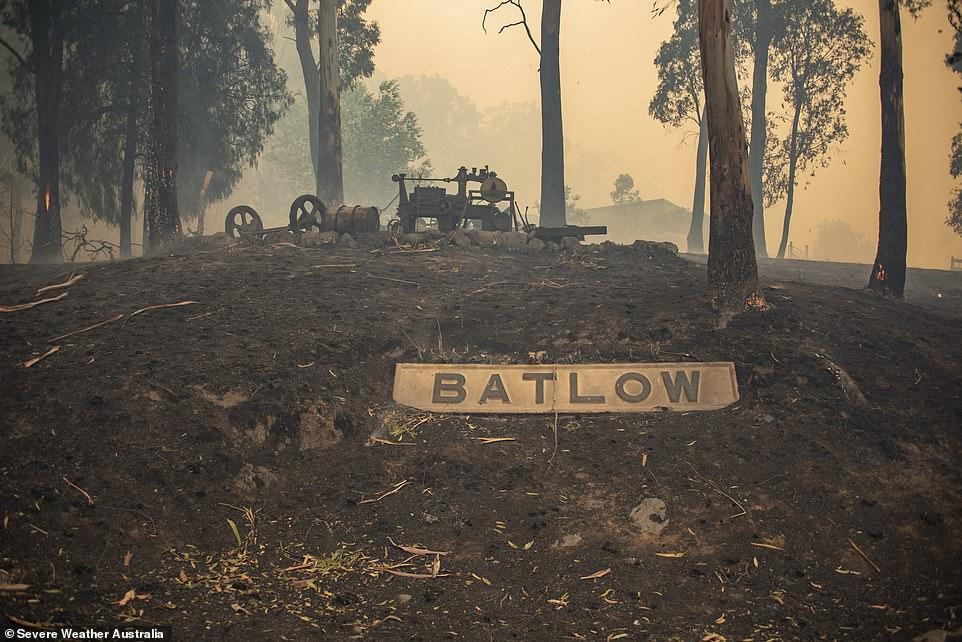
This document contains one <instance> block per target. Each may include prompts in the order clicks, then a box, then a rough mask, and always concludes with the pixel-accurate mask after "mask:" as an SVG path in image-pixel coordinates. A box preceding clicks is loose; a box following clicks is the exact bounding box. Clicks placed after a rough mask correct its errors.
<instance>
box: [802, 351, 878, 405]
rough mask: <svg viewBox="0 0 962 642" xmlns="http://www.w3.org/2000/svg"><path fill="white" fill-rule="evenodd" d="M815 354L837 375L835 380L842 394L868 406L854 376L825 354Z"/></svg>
mask: <svg viewBox="0 0 962 642" xmlns="http://www.w3.org/2000/svg"><path fill="white" fill-rule="evenodd" d="M813 354H814V355H815V356H816V357H818V358H819V359H821V360H822V362H823V363H824V364H825V367H826V368H828V370H829V372H831V373H832V374H833V375H835V378H836V379H837V380H838V385H840V386H841V387H842V392H844V393H845V396H846V397H847V398H848V399H849V400H851V401H854V402H855V403H856V404H858V405H860V406H865V405H868V400H866V399H865V395H863V394H862V390H861V388H859V387H858V384H857V383H855V380H854V379H852V376H851V375H850V374H849V373H848V372H846V371H845V369H844V368H842V366H840V365H838V364H837V363H835V362H834V361H832V360H831V359H829V358H828V357H827V356H825V355H824V354H819V353H817V352H815V353H813Z"/></svg>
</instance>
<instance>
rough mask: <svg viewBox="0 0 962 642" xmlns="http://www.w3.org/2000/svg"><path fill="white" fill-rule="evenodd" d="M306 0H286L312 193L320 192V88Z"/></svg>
mask: <svg viewBox="0 0 962 642" xmlns="http://www.w3.org/2000/svg"><path fill="white" fill-rule="evenodd" d="M307 4H308V0H296V2H295V1H294V0H288V2H287V6H288V7H289V8H290V10H291V12H292V13H293V15H294V43H295V44H296V45H297V57H298V59H299V60H300V63H301V75H302V76H304V95H305V96H307V119H308V129H309V132H310V144H311V164H312V165H313V168H314V191H315V192H316V193H318V194H320V192H321V184H320V181H319V180H318V177H319V176H320V174H319V171H318V166H317V150H318V143H317V129H318V127H319V126H320V124H321V120H320V118H321V117H320V113H319V111H318V103H320V97H321V86H320V76H319V74H318V70H317V62H316V61H315V60H314V52H313V51H311V23H310V17H309V14H308V6H307Z"/></svg>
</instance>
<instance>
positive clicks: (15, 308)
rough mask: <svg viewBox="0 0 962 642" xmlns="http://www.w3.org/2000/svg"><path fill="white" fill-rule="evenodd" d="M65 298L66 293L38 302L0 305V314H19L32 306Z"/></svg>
mask: <svg viewBox="0 0 962 642" xmlns="http://www.w3.org/2000/svg"><path fill="white" fill-rule="evenodd" d="M65 296H67V293H66V292H63V293H61V294H60V295H58V296H55V297H51V298H49V299H40V300H39V301H33V302H32V303H17V304H16V305H0V312H19V311H20V310H29V309H30V308H32V307H34V306H38V305H40V304H41V303H53V302H54V301H59V300H61V299H63V298H64V297H65Z"/></svg>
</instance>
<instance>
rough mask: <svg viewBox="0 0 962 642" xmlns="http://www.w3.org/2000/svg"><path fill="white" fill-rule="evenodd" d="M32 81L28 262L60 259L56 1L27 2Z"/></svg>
mask: <svg viewBox="0 0 962 642" xmlns="http://www.w3.org/2000/svg"><path fill="white" fill-rule="evenodd" d="M29 11H30V31H31V34H32V37H33V59H34V76H35V80H36V89H35V91H36V100H37V133H38V136H37V138H38V140H37V143H38V148H39V159H38V164H39V167H38V169H39V172H38V181H37V210H36V212H37V213H36V218H35V223H34V229H33V253H32V254H31V256H30V262H31V263H48V262H55V261H60V260H62V259H63V255H62V251H61V242H62V241H61V237H62V235H63V229H62V224H61V221H60V94H61V90H62V88H63V28H62V24H61V16H60V11H61V7H60V4H59V2H58V0H31V2H30V7H29Z"/></svg>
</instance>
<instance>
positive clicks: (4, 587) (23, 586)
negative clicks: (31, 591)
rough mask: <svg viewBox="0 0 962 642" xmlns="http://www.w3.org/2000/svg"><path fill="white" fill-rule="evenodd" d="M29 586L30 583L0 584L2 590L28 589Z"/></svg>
mask: <svg viewBox="0 0 962 642" xmlns="http://www.w3.org/2000/svg"><path fill="white" fill-rule="evenodd" d="M28 588H30V585H29V584H0V591H8V592H13V591H26V590H27V589H28Z"/></svg>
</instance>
